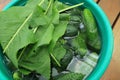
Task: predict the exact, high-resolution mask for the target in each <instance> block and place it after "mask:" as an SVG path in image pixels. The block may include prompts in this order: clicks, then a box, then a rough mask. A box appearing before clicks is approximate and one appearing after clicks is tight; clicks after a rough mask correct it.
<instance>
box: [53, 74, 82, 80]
mask: <svg viewBox="0 0 120 80" xmlns="http://www.w3.org/2000/svg"><path fill="white" fill-rule="evenodd" d="M83 78H84V75H83V74H80V73H66V74H61V75H59V76H56V77H55V78H54V79H53V80H83Z"/></svg>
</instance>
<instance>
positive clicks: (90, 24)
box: [83, 9, 101, 50]
mask: <svg viewBox="0 0 120 80" xmlns="http://www.w3.org/2000/svg"><path fill="white" fill-rule="evenodd" d="M83 19H84V20H83V21H84V24H85V27H86V34H87V43H88V45H90V46H91V47H93V48H95V49H97V50H99V49H100V48H101V41H100V38H99V34H98V29H97V23H96V21H95V18H94V16H93V15H92V12H91V11H90V10H89V9H84V10H83Z"/></svg>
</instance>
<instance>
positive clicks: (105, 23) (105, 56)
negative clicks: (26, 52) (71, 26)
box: [0, 0, 114, 80]
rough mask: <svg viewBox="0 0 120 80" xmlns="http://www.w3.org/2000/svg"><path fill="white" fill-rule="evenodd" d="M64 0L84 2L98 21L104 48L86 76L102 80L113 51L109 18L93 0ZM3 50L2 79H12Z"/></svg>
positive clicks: (17, 1)
mask: <svg viewBox="0 0 120 80" xmlns="http://www.w3.org/2000/svg"><path fill="white" fill-rule="evenodd" d="M60 1H62V2H69V3H71V4H73V5H74V4H77V3H80V2H84V6H85V7H87V8H89V9H90V10H91V11H92V12H93V14H94V16H95V18H96V20H97V22H98V25H99V27H98V29H99V32H100V36H101V39H102V48H101V51H100V58H99V60H98V63H97V65H96V67H95V68H94V70H93V71H92V72H91V74H90V75H89V76H88V77H87V78H86V80H100V78H101V77H102V75H103V74H104V72H105V70H106V69H107V67H108V65H109V63H110V60H111V57H112V52H113V42H114V41H113V33H112V29H111V25H110V23H109V20H108V18H107V16H106V15H105V13H104V12H103V10H102V9H101V8H100V7H99V6H98V5H97V4H96V3H95V2H94V1H93V0H60ZM25 2H26V0H13V1H11V2H10V3H9V4H8V5H7V6H6V7H5V8H4V9H3V10H6V9H8V8H10V7H11V6H13V5H17V6H19V5H23V4H25ZM2 56H3V55H2V50H1V51H0V80H12V76H11V74H10V72H9V70H8V69H7V67H6V65H5V62H4V60H3V57H2Z"/></svg>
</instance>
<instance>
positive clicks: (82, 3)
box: [59, 3, 84, 13]
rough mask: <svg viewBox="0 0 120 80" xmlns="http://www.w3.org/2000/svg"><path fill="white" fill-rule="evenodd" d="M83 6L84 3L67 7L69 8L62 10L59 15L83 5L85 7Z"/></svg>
mask: <svg viewBox="0 0 120 80" xmlns="http://www.w3.org/2000/svg"><path fill="white" fill-rule="evenodd" d="M83 4H84V3H79V4H76V5H73V6H70V7H67V8H65V9H62V10H60V11H59V13H61V12H64V11H66V10H69V9H72V8H75V7H78V6H81V5H83Z"/></svg>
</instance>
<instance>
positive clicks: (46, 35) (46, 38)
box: [37, 24, 54, 47]
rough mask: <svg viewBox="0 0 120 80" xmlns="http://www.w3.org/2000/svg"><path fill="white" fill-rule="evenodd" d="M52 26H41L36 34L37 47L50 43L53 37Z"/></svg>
mask: <svg viewBox="0 0 120 80" xmlns="http://www.w3.org/2000/svg"><path fill="white" fill-rule="evenodd" d="M53 30H54V26H53V25H52V24H51V25H49V26H41V27H40V28H39V32H38V31H37V32H38V33H37V34H38V35H37V37H38V39H39V40H38V42H37V47H39V46H42V45H47V44H49V43H50V41H51V39H52V35H53Z"/></svg>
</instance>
